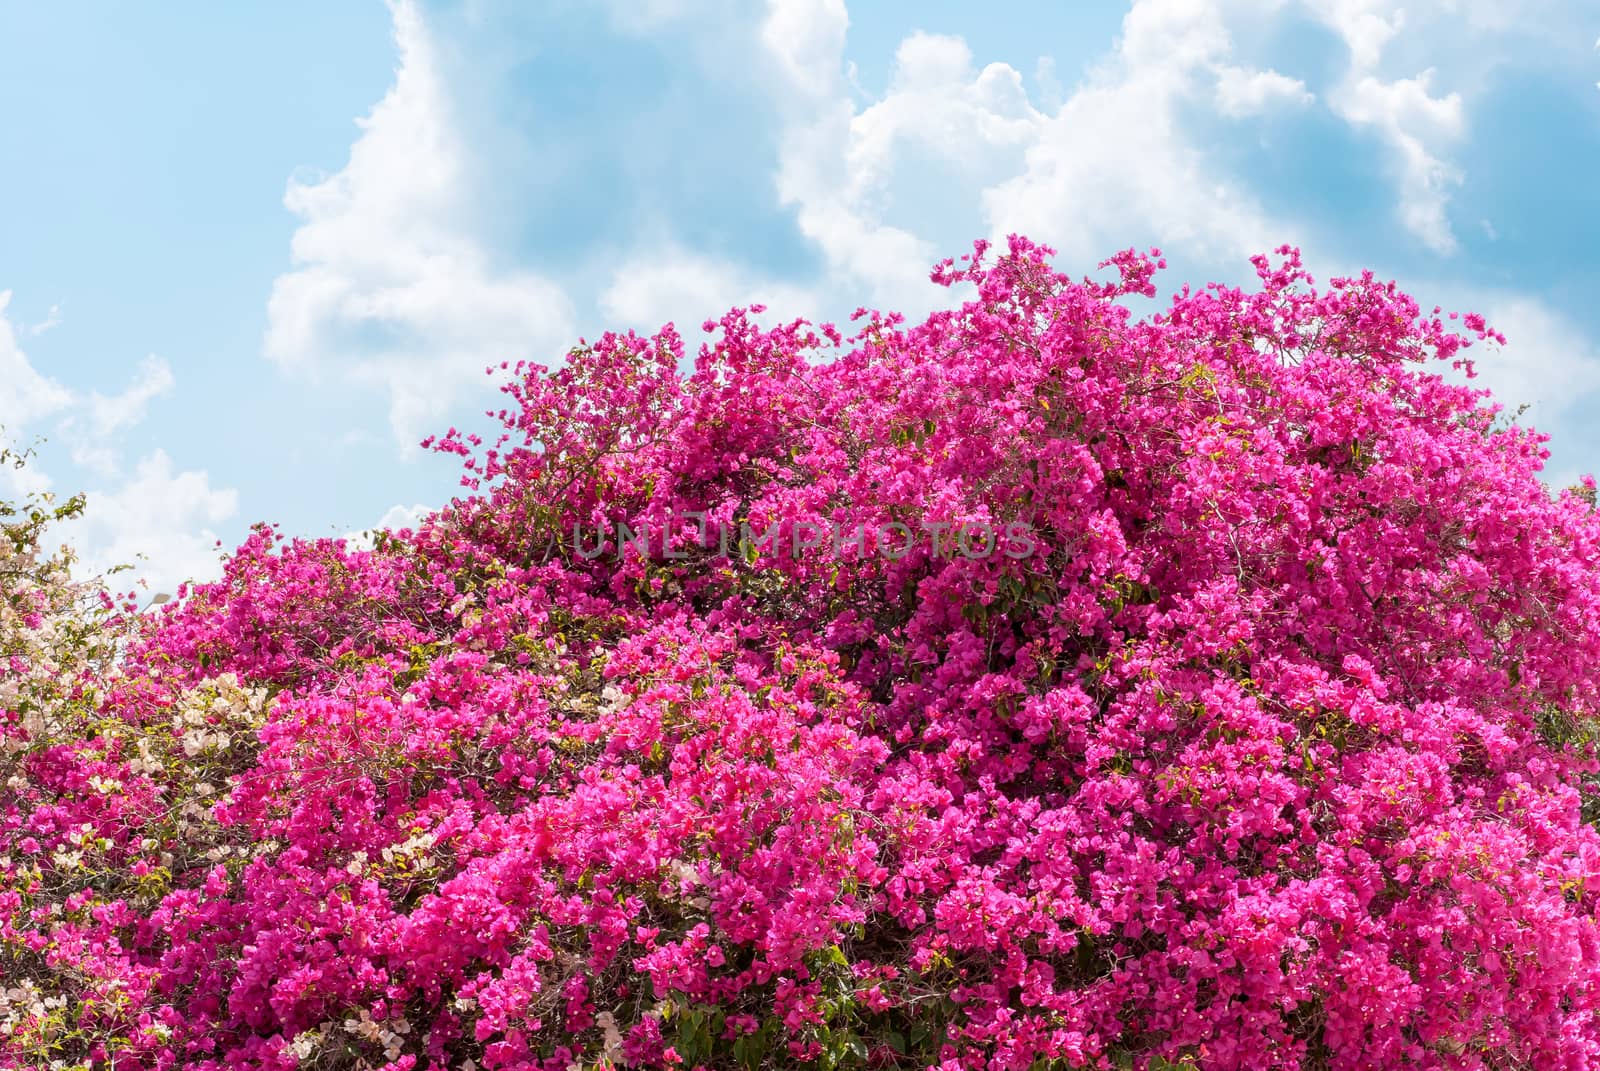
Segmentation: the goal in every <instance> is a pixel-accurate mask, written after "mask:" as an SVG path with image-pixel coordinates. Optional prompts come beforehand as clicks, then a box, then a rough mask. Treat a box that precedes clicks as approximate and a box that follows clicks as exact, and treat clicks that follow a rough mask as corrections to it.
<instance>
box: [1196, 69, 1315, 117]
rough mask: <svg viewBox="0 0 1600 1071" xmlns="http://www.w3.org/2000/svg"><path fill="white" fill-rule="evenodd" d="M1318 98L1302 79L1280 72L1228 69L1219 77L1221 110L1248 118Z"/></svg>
mask: <svg viewBox="0 0 1600 1071" xmlns="http://www.w3.org/2000/svg"><path fill="white" fill-rule="evenodd" d="M1315 99H1316V97H1315V96H1314V95H1313V94H1312V93H1311V91H1310V90H1308V89H1306V84H1305V83H1304V82H1302V81H1301V80H1300V79H1298V78H1290V77H1289V76H1288V75H1286V74H1279V73H1278V72H1277V71H1273V70H1266V71H1251V70H1246V69H1245V68H1243V67H1234V66H1231V65H1229V66H1225V67H1223V68H1222V70H1221V71H1219V72H1218V74H1217V110H1218V111H1220V112H1222V114H1223V115H1228V116H1233V117H1234V118H1244V117H1245V116H1250V115H1259V114H1261V113H1262V112H1266V111H1270V110H1271V109H1273V108H1275V107H1283V106H1298V105H1304V104H1310V103H1311V102H1312V101H1313V100H1315Z"/></svg>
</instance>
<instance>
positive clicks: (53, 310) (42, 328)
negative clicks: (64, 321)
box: [28, 302, 61, 337]
mask: <svg viewBox="0 0 1600 1071" xmlns="http://www.w3.org/2000/svg"><path fill="white" fill-rule="evenodd" d="M60 326H61V303H60V302H57V303H56V304H54V305H51V306H50V311H49V312H47V313H45V317H44V319H43V320H40V321H39V322H38V323H36V324H29V325H28V334H30V335H33V336H35V337H37V336H39V335H42V334H44V333H45V332H46V331H48V330H50V329H51V328H53V327H60Z"/></svg>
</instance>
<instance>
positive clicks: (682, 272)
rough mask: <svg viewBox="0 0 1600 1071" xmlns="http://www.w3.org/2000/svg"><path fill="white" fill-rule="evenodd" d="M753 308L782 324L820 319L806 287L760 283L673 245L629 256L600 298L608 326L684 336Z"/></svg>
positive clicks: (735, 267) (743, 271) (736, 266)
mask: <svg viewBox="0 0 1600 1071" xmlns="http://www.w3.org/2000/svg"><path fill="white" fill-rule="evenodd" d="M754 304H760V305H765V306H766V307H767V308H769V309H772V310H774V311H775V312H778V313H781V315H782V318H783V319H784V320H791V319H794V318H795V317H797V316H805V317H807V318H812V317H815V316H817V315H820V312H819V298H818V296H817V295H816V293H814V292H813V291H811V290H808V289H806V288H805V287H800V286H794V285H791V284H788V283H781V282H774V281H771V280H768V279H763V278H761V277H759V276H758V275H757V274H756V273H754V272H753V271H751V270H750V269H748V268H746V267H744V266H743V265H739V264H735V263H733V262H731V261H726V260H720V259H718V258H715V257H712V256H708V255H706V254H703V253H699V252H695V251H692V250H689V249H685V248H684V247H682V246H680V245H677V244H675V243H667V244H664V245H661V246H658V247H656V248H652V249H647V250H641V251H639V252H637V253H635V254H633V255H632V256H630V257H629V258H628V259H626V260H625V261H624V262H623V263H622V264H621V265H620V266H619V267H618V268H617V270H616V273H615V274H614V275H613V276H612V279H611V282H610V283H609V285H607V287H606V289H605V290H604V291H603V292H602V293H601V295H600V298H599V306H600V312H601V314H602V315H604V317H605V318H606V321H607V322H608V323H614V324H616V325H617V326H619V327H631V328H635V329H637V330H641V331H655V330H656V329H658V328H660V327H661V326H662V325H663V324H665V323H667V322H669V321H673V322H675V323H676V324H677V327H678V329H679V333H680V334H682V335H684V336H685V337H686V338H691V337H693V333H694V332H695V331H697V330H698V329H699V326H700V324H701V323H702V322H703V321H705V320H707V319H716V318H718V317H720V316H721V315H722V314H723V313H725V312H727V311H728V310H729V309H730V308H732V307H734V306H735V305H738V306H749V305H754Z"/></svg>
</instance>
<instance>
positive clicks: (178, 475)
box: [70, 450, 239, 593]
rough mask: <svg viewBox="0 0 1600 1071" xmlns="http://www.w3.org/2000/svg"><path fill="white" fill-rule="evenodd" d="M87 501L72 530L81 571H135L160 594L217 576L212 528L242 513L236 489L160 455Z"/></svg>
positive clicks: (145, 460) (154, 454)
mask: <svg viewBox="0 0 1600 1071" xmlns="http://www.w3.org/2000/svg"><path fill="white" fill-rule="evenodd" d="M84 498H85V506H84V513H83V516H82V518H80V519H79V520H77V521H75V522H73V525H74V526H73V528H72V530H71V532H70V535H71V538H72V542H73V545H74V546H75V547H77V548H78V549H79V553H80V555H81V560H82V563H83V565H84V566H85V567H86V568H87V569H89V570H90V571H92V572H97V573H98V572H103V571H105V570H107V569H110V568H112V567H113V566H117V565H132V566H133V577H134V578H135V580H142V581H144V582H145V583H146V584H147V585H148V586H149V588H150V589H151V590H152V591H155V592H162V593H171V592H172V591H173V590H174V589H175V588H176V587H177V585H178V584H179V583H181V582H182V581H184V580H189V579H211V578H213V577H215V576H217V575H218V573H219V571H220V570H219V564H218V562H219V558H218V551H217V549H216V543H217V538H218V537H217V534H216V531H215V529H216V527H217V526H219V525H221V524H222V523H224V522H225V521H228V520H230V519H232V518H233V516H234V515H235V514H236V513H237V512H238V509H239V496H238V493H237V492H236V491H234V490H233V489H232V488H217V487H213V486H211V480H210V477H209V476H208V475H207V474H206V473H205V472H204V471H187V472H183V471H178V470H177V469H176V468H175V467H174V465H173V463H172V459H171V458H170V457H168V456H167V454H166V452H165V451H163V450H156V451H154V452H152V453H150V454H148V455H146V456H145V457H143V458H141V459H140V460H139V462H138V463H137V464H136V465H135V466H134V470H133V472H131V473H128V474H126V475H124V476H122V477H121V478H119V479H118V480H117V481H116V482H115V483H114V484H111V485H110V486H106V487H101V488H98V489H95V490H92V491H89V492H88V493H87V494H86V495H85V496H84ZM114 579H115V578H114ZM117 586H124V585H122V584H120V583H119V584H117Z"/></svg>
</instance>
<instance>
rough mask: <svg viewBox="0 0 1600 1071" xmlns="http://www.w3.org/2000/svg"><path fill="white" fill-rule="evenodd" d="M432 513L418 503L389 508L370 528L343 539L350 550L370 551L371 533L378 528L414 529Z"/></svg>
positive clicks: (431, 508) (429, 507) (427, 507)
mask: <svg viewBox="0 0 1600 1071" xmlns="http://www.w3.org/2000/svg"><path fill="white" fill-rule="evenodd" d="M433 512H434V507H432V506H424V505H423V504H422V503H420V502H418V503H416V504H414V505H410V506H390V507H389V508H388V510H386V511H385V512H384V515H383V516H382V517H379V518H378V521H377V523H376V524H374V525H373V526H372V527H371V528H367V529H363V530H362V531H359V532H346V533H345V534H344V536H343V538H344V541H345V543H346V545H348V546H349V547H350V549H352V550H371V549H372V547H373V544H374V542H375V541H374V539H373V538H372V534H373V532H375V531H377V530H378V529H380V528H383V529H388V530H389V531H399V530H400V529H402V528H411V529H415V528H416V527H417V526H418V525H419V524H421V523H422V519H423V518H424V517H426V516H428V515H429V514H430V513H433Z"/></svg>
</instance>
